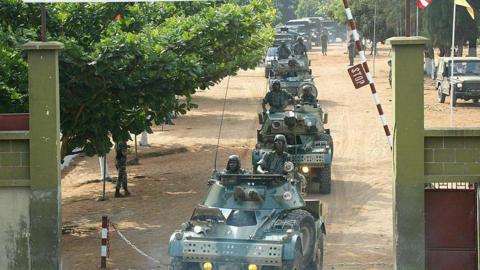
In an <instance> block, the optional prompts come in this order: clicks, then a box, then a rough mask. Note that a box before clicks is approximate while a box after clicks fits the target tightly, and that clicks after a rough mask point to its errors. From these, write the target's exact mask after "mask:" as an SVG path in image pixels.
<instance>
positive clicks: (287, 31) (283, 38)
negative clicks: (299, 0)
mask: <svg viewBox="0 0 480 270" xmlns="http://www.w3.org/2000/svg"><path fill="white" fill-rule="evenodd" d="M298 35H299V34H298V32H297V29H296V28H292V27H286V26H281V27H278V28H275V39H274V41H273V46H274V47H278V46H280V44H281V43H282V42H285V43H286V44H287V46H288V47H289V48H290V47H291V45H292V44H293V43H294V42H295V41H296V40H297V37H298Z"/></svg>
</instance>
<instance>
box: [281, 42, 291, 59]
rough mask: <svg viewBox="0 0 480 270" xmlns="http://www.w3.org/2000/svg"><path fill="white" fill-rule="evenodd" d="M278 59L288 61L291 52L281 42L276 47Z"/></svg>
mask: <svg viewBox="0 0 480 270" xmlns="http://www.w3.org/2000/svg"><path fill="white" fill-rule="evenodd" d="M277 50H278V59H288V57H290V55H291V54H292V52H291V51H290V49H289V48H288V47H287V44H286V43H285V42H282V43H281V44H280V47H278V49H277Z"/></svg>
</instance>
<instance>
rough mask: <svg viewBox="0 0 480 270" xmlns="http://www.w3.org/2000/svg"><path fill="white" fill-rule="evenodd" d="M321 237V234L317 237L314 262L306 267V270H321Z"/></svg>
mask: <svg viewBox="0 0 480 270" xmlns="http://www.w3.org/2000/svg"><path fill="white" fill-rule="evenodd" d="M323 237H324V236H323V233H320V236H319V237H318V246H317V250H316V252H317V254H316V256H315V261H314V263H313V264H312V265H311V266H310V267H307V268H306V269H311V270H323V254H324V252H323V251H324V249H323Z"/></svg>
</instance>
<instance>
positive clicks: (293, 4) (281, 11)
mask: <svg viewBox="0 0 480 270" xmlns="http://www.w3.org/2000/svg"><path fill="white" fill-rule="evenodd" d="M298 1H299V0H274V6H275V8H276V10H277V20H276V23H286V22H288V21H289V20H293V19H295V18H296V15H295V10H296V9H297V5H298Z"/></svg>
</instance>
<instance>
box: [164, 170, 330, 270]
mask: <svg viewBox="0 0 480 270" xmlns="http://www.w3.org/2000/svg"><path fill="white" fill-rule="evenodd" d="M285 165H286V166H285V167H286V168H287V167H288V168H287V170H288V171H289V172H288V174H287V175H274V174H270V175H269V174H251V175H248V174H246V175H245V174H244V175H237V174H218V175H216V176H214V177H213V178H212V179H211V180H210V181H209V183H210V189H209V191H208V193H207V195H206V198H205V200H204V201H203V203H202V204H201V205H200V206H198V207H197V208H195V210H194V211H193V214H192V216H191V218H190V220H189V221H188V222H185V223H183V224H182V229H181V230H177V231H175V232H174V233H173V234H172V236H171V238H170V243H169V247H168V253H169V255H170V256H171V257H172V260H171V266H170V270H277V269H278V270H293V269H295V270H319V269H322V261H323V237H324V235H325V233H326V232H325V224H324V221H323V220H322V204H321V202H320V201H319V200H310V201H306V200H304V199H303V198H302V196H301V193H300V186H301V182H302V177H301V175H300V174H298V173H296V172H295V171H294V168H293V164H292V163H291V162H287V163H286V164H285Z"/></svg>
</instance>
